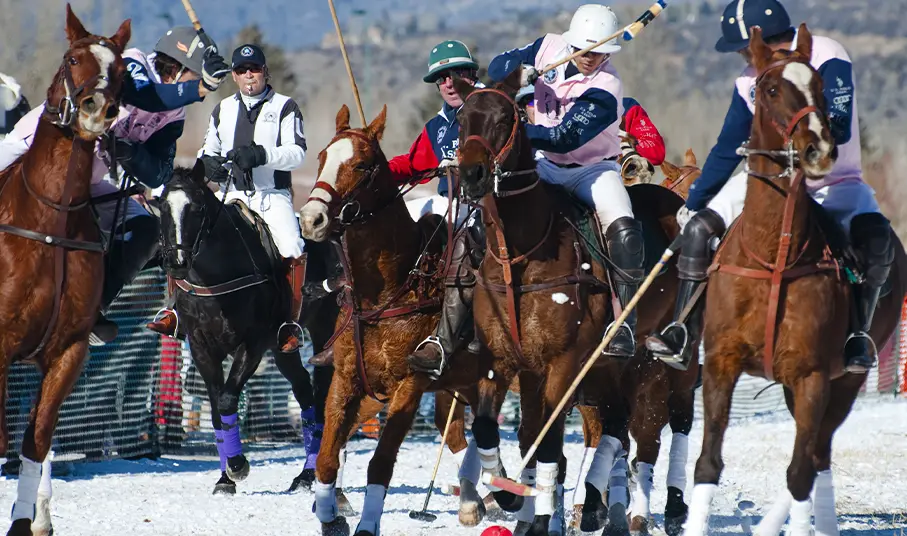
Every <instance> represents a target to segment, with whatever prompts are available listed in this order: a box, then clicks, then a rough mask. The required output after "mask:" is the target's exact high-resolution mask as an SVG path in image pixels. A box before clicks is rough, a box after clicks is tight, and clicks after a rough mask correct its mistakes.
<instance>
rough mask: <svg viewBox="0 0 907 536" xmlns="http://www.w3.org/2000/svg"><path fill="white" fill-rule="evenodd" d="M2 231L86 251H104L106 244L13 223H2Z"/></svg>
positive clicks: (0, 230)
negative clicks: (20, 226)
mask: <svg viewBox="0 0 907 536" xmlns="http://www.w3.org/2000/svg"><path fill="white" fill-rule="evenodd" d="M0 233H8V234H13V235H16V236H21V237H22V238H27V239H29V240H34V241H35V242H41V243H42V244H46V245H48V246H57V247H61V248H64V249H80V250H84V251H93V252H95V253H103V252H104V246H103V245H101V243H100V242H88V241H87V240H73V239H71V238H62V237H59V236H54V235H49V234H44V233H38V232H35V231H29V230H28V229H20V228H19V227H13V226H12V225H3V224H0Z"/></svg>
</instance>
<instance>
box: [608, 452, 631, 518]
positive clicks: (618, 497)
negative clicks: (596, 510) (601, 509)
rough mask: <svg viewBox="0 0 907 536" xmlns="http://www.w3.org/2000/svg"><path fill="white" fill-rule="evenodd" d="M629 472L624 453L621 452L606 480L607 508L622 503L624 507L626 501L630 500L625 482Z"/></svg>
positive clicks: (627, 484) (627, 485)
mask: <svg viewBox="0 0 907 536" xmlns="http://www.w3.org/2000/svg"><path fill="white" fill-rule="evenodd" d="M629 472H630V467H629V466H628V465H627V456H626V453H622V454H621V457H620V458H618V459H617V461H615V462H614V467H612V468H611V477H610V478H609V480H608V508H611V507H612V506H614V505H615V504H622V505H624V508H626V507H627V506H628V504H627V503H628V502H630V495H629V489H628V488H629V483H628V482H627V480H628V474H629Z"/></svg>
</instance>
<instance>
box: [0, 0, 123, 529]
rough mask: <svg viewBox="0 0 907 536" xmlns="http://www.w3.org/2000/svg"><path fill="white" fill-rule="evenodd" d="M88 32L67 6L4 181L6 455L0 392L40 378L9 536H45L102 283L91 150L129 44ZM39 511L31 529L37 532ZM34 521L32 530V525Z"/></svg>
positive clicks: (0, 317) (1, 338) (0, 305)
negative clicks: (30, 120) (41, 103)
mask: <svg viewBox="0 0 907 536" xmlns="http://www.w3.org/2000/svg"><path fill="white" fill-rule="evenodd" d="M130 28H131V26H130V21H128V20H127V21H125V22H123V24H122V25H121V26H120V28H119V30H118V31H117V33H116V34H115V35H114V36H112V37H109V38H108V37H101V36H97V35H93V34H91V33H89V32H88V31H87V30H86V29H85V27H84V26H83V25H82V23H81V22H80V21H79V19H78V18H77V17H76V16H75V14H73V12H72V10H71V9H70V8H69V5H67V7H66V37H67V39H68V40H69V50H67V51H66V53H65V54H64V55H63V63H62V65H61V66H60V69H59V71H58V72H57V74H56V76H54V79H53V83H52V84H51V86H50V88H49V89H48V90H47V105H46V106H45V112H44V114H43V115H42V116H41V120H40V122H39V124H38V128H37V130H36V132H35V139H34V142H33V143H32V146H31V148H30V149H29V150H28V152H27V153H25V154H24V155H23V156H22V157H21V158H19V159H18V160H17V161H15V162H14V163H13V164H12V165H10V167H8V168H7V169H6V170H4V171H0V273H2V274H3V278H2V280H0V449H2V451H3V452H6V451H7V448H8V437H7V435H6V432H7V430H6V408H5V402H6V385H7V380H8V373H9V367H10V365H11V364H12V363H13V362H16V361H23V360H24V361H29V362H32V363H34V364H35V365H36V366H37V367H38V368H39V369H40V371H41V373H42V375H43V379H42V380H41V383H40V386H39V393H38V396H37V402H36V406H35V408H34V410H33V411H32V412H31V415H30V417H29V423H28V427H27V428H26V430H25V435H24V437H23V439H22V448H21V451H20V452H21V454H20V456H19V457H20V459H21V460H22V468H21V469H20V473H19V485H18V492H17V496H16V502H15V505H14V506H13V512H12V519H13V523H12V526H11V527H10V529H9V533H8V534H16V535H31V534H32V532H33V530H32V529H34V533H35V534H48V533H50V531H51V530H52V529H51V526H50V511H49V500H50V497H49V492H50V487H49V484H50V474H49V469H50V463H49V461H48V462H47V463H46V464H45V468H44V470H43V473H44V477H45V478H46V483H45V485H41V484H40V482H41V480H42V462H44V461H45V457H46V456H47V452H48V450H49V449H50V443H51V437H52V436H53V432H54V427H55V426H56V424H57V417H58V416H59V411H60V406H61V405H62V404H63V401H64V400H65V399H66V397H67V396H68V395H69V393H70V392H71V391H72V388H73V386H74V385H75V383H76V380H78V378H79V374H80V373H81V371H82V364H83V363H84V362H85V359H86V357H87V355H88V352H87V350H88V337H89V334H90V333H91V328H92V326H93V325H94V321H95V317H96V316H97V311H98V307H99V305H100V300H101V283H102V282H103V279H104V263H103V256H102V254H103V248H102V247H101V244H100V242H99V233H98V228H97V225H95V222H94V220H93V219H92V216H91V213H90V211H89V210H88V198H89V193H88V190H89V184H90V182H91V170H92V162H93V161H94V148H95V143H96V141H97V140H98V138H99V137H100V136H102V135H103V134H104V133H105V132H106V131H107V129H108V128H110V126H111V124H112V123H113V120H114V119H115V118H116V114H117V102H118V99H119V92H120V87H121V85H122V78H123V74H124V72H125V66H124V64H123V60H122V58H121V56H120V54H121V53H122V51H123V49H124V47H125V46H126V43H128V42H129V37H130V33H131V30H130ZM36 504H37V505H38V508H37V510H38V520H37V521H35V511H36ZM33 521H35V523H34V526H33V525H32V522H33Z"/></svg>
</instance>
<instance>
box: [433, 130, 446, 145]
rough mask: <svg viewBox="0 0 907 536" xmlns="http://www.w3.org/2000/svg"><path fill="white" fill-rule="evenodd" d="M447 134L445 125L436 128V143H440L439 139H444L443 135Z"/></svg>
mask: <svg viewBox="0 0 907 536" xmlns="http://www.w3.org/2000/svg"><path fill="white" fill-rule="evenodd" d="M445 135H447V127H441V128H439V129H438V137H437V139H436V140H435V141H436V143H437V144H438V145H441V141H443V140H444V136H445Z"/></svg>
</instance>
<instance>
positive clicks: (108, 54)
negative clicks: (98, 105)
mask: <svg viewBox="0 0 907 536" xmlns="http://www.w3.org/2000/svg"><path fill="white" fill-rule="evenodd" d="M88 50H90V51H91V53H92V54H94V57H95V59H96V60H98V65H100V66H101V75H100V76H102V77H105V78H106V77H109V76H110V66H111V64H113V62H115V61H116V59H117V58H116V56H115V55H114V54H113V51H112V50H110V49H109V48H107V47H105V46H104V45H90V46H89V47H88ZM96 87H98V88H99V89H104V88H106V87H107V81H106V80H104V79H98V82H97V86H96Z"/></svg>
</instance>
